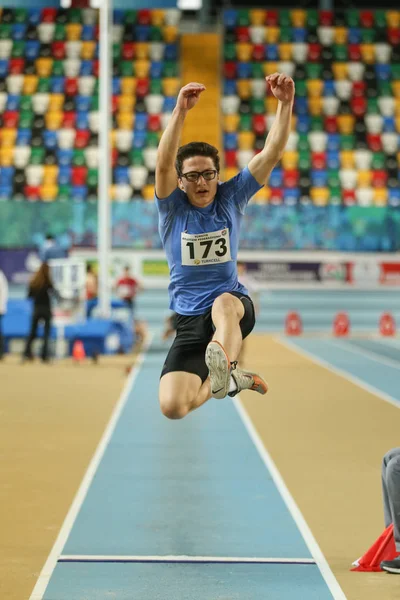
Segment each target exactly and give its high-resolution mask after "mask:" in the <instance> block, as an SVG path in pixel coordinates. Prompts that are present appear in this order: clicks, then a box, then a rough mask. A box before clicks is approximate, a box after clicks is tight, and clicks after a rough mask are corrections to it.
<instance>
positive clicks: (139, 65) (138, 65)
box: [134, 58, 150, 79]
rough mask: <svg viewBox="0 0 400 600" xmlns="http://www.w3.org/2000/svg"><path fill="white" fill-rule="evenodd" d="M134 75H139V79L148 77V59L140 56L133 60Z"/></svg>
mask: <svg viewBox="0 0 400 600" xmlns="http://www.w3.org/2000/svg"><path fill="white" fill-rule="evenodd" d="M134 64H135V75H136V77H139V79H144V78H145V77H148V75H149V71H150V61H149V60H147V59H145V58H141V59H139V60H135V63H134Z"/></svg>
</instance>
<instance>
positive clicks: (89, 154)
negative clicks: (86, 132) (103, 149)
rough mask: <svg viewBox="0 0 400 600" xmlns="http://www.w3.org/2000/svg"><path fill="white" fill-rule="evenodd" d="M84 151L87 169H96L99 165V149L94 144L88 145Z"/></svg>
mask: <svg viewBox="0 0 400 600" xmlns="http://www.w3.org/2000/svg"><path fill="white" fill-rule="evenodd" d="M84 153H85V159H86V164H87V166H88V167H89V169H97V167H98V166H99V149H98V148H97V147H96V146H89V147H88V148H86V149H85V150H84Z"/></svg>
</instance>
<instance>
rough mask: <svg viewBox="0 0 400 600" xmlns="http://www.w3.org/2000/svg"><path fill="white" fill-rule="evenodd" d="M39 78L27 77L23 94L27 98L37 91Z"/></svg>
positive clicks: (35, 76)
mask: <svg viewBox="0 0 400 600" xmlns="http://www.w3.org/2000/svg"><path fill="white" fill-rule="evenodd" d="M38 81H39V77H38V76H37V75H25V77H24V84H23V86H22V92H23V94H25V95H26V96H31V95H32V94H34V93H35V92H36V90H37V86H38Z"/></svg>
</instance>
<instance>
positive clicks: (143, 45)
mask: <svg viewBox="0 0 400 600" xmlns="http://www.w3.org/2000/svg"><path fill="white" fill-rule="evenodd" d="M149 54H150V46H149V44H148V43H147V42H138V43H137V44H136V46H135V56H136V58H137V59H139V60H144V59H146V58H149Z"/></svg>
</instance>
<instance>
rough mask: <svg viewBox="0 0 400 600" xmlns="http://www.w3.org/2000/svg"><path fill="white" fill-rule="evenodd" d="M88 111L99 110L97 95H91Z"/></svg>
mask: <svg viewBox="0 0 400 600" xmlns="http://www.w3.org/2000/svg"><path fill="white" fill-rule="evenodd" d="M90 110H92V111H94V110H99V95H98V94H93V96H92V97H91V99H90Z"/></svg>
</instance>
